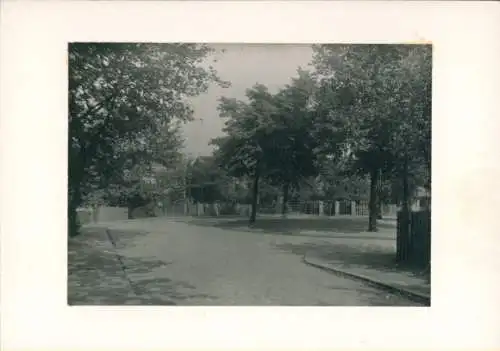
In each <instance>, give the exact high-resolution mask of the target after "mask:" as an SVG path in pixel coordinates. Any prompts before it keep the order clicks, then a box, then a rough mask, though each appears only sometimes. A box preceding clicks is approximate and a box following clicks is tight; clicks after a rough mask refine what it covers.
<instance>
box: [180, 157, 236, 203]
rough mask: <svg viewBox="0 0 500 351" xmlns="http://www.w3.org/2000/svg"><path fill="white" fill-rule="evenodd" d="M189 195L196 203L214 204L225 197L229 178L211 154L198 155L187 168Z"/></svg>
mask: <svg viewBox="0 0 500 351" xmlns="http://www.w3.org/2000/svg"><path fill="white" fill-rule="evenodd" d="M187 179H188V182H187V186H188V189H189V196H190V197H191V198H192V199H193V200H194V201H195V202H196V203H208V204H214V203H215V202H216V201H223V200H226V198H227V184H228V182H229V179H228V178H227V176H226V175H225V174H224V172H223V171H222V169H221V168H219V167H218V166H217V164H216V162H215V160H214V158H213V157H212V156H202V157H198V158H197V159H196V160H195V161H194V162H193V163H192V164H191V165H190V167H189V169H188V176H187Z"/></svg>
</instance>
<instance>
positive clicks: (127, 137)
mask: <svg viewBox="0 0 500 351" xmlns="http://www.w3.org/2000/svg"><path fill="white" fill-rule="evenodd" d="M210 53H211V49H209V48H208V47H207V46H205V45H198V44H138V43H71V44H70V45H69V55H68V59H69V65H68V66H69V116H68V121H69V136H68V139H69V142H68V162H69V165H68V166H69V174H68V180H69V182H68V204H69V206H68V215H69V224H70V228H69V229H70V232H72V231H74V230H75V229H76V228H75V223H76V222H75V218H76V215H75V214H76V208H77V207H78V206H80V205H81V203H82V201H84V199H85V197H87V196H88V194H90V193H91V192H94V191H96V190H98V189H104V188H106V187H108V186H110V185H112V184H118V185H123V183H124V177H125V175H124V174H125V171H126V170H129V171H135V170H136V168H137V167H139V168H141V169H142V168H144V167H145V168H147V167H148V165H150V164H151V162H152V161H153V160H156V161H158V162H161V163H168V162H170V161H171V159H172V157H173V154H175V152H174V153H172V151H175V150H176V148H177V146H178V144H177V143H176V142H175V141H174V140H173V139H172V138H171V136H172V133H173V134H176V132H175V129H176V128H177V127H176V124H175V122H174V121H175V120H179V121H185V120H189V119H190V118H191V116H192V109H191V107H190V105H189V103H188V102H187V100H186V99H187V98H188V97H190V96H195V95H197V94H199V93H201V92H203V91H205V90H206V89H207V88H208V84H209V83H210V82H212V81H216V82H218V83H221V84H223V82H221V81H220V80H219V79H218V77H217V76H216V74H215V71H214V70H213V69H212V68H211V67H208V68H205V67H204V66H203V65H202V63H203V60H204V59H205V58H206V57H207V56H208V55H209V54H210Z"/></svg>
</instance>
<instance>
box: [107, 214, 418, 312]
mask: <svg viewBox="0 0 500 351" xmlns="http://www.w3.org/2000/svg"><path fill="white" fill-rule="evenodd" d="M109 226H110V232H111V235H112V237H113V238H114V240H115V242H116V247H117V251H118V253H119V254H120V255H121V256H122V257H123V259H122V261H123V263H124V265H125V271H126V273H127V276H128V278H129V279H130V281H131V283H132V285H133V286H134V289H135V291H136V292H137V294H142V295H147V296H149V297H150V298H151V300H150V301H162V300H163V301H165V300H168V301H170V302H172V303H173V304H177V305H253V306H256V305H267V306H269V305H288V306H297V305H309V306H311V305H313V306H323V305H333V306H372V305H378V306H394V305H400V306H413V305H416V303H414V302H411V301H409V300H407V299H405V298H404V297H402V296H396V295H392V294H388V293H386V292H383V291H380V290H378V289H376V288H373V287H371V286H367V285H365V284H363V283H360V282H357V281H353V280H350V279H347V278H342V277H339V276H336V275H334V274H331V273H328V272H325V271H322V270H319V269H317V268H314V267H311V266H308V265H306V264H304V263H303V262H302V255H303V253H304V251H305V250H307V248H308V247H310V246H311V245H321V240H322V239H318V238H308V237H294V236H284V235H272V234H263V233H252V232H246V231H236V230H222V229H219V228H214V227H209V226H196V225H190V224H186V223H180V222H175V221H172V220H165V219H161V220H160V219H154V220H140V221H136V222H129V223H114V224H109ZM141 230H143V231H145V232H143V233H138V231H141ZM146 232H147V233H146Z"/></svg>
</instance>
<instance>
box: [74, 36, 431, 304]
mask: <svg viewBox="0 0 500 351" xmlns="http://www.w3.org/2000/svg"><path fill="white" fill-rule="evenodd" d="M431 101H432V45H427V44H413V45H410V44H404V45H403V44H310V45H306V44H236V43H235V44H194V43H119V42H116V43H115V42H114V43H106V42H99V43H93V42H75V43H69V44H68V212H67V218H68V228H67V230H68V285H67V287H68V304H69V305H112V306H122V305H139V306H142V305H144V306H165V305H172V306H174V305H177V306H420V307H421V306H430V305H431V255H430V252H431V233H430V232H431V223H430V222H431V134H432V133H431V125H432V121H431V114H432V113H431V112H432V102H431Z"/></svg>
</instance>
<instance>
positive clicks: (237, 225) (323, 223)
mask: <svg viewBox="0 0 500 351" xmlns="http://www.w3.org/2000/svg"><path fill="white" fill-rule="evenodd" d="M189 224H192V225H196V226H209V227H214V228H219V229H226V230H243V231H248V230H249V227H248V220H246V219H238V220H219V221H216V220H213V219H212V220H206V221H204V220H197V221H193V222H191V223H189ZM378 227H379V229H380V232H374V233H368V232H366V229H367V223H366V219H365V218H259V219H257V221H256V222H255V224H254V225H253V226H252V228H251V229H250V230H251V231H253V232H257V233H258V232H261V233H268V234H280V235H293V236H304V237H335V238H352V239H380V240H394V239H395V233H396V227H395V226H394V225H393V224H392V225H391V224H388V223H379V224H378Z"/></svg>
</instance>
